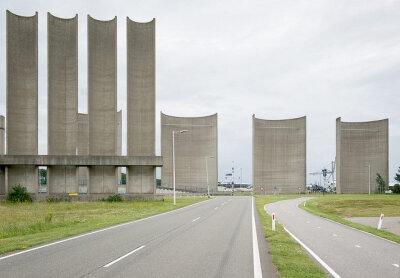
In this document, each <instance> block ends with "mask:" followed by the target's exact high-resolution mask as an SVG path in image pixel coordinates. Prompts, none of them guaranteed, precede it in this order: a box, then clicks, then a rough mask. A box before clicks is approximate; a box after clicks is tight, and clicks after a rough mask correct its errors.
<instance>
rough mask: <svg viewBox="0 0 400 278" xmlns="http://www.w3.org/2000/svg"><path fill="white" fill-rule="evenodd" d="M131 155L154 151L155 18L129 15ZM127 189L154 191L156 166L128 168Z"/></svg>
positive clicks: (129, 141)
mask: <svg viewBox="0 0 400 278" xmlns="http://www.w3.org/2000/svg"><path fill="white" fill-rule="evenodd" d="M127 47H128V49H127V51H128V52H127V59H128V61H127V64H128V69H127V109H128V110H127V116H128V117H127V121H128V122H127V131H128V155H139V156H142V155H145V156H148V155H150V156H153V155H155V19H153V20H152V21H150V22H147V23H138V22H134V21H131V20H130V19H129V18H127ZM127 193H134V194H154V193H155V168H154V167H151V166H140V167H128V168H127Z"/></svg>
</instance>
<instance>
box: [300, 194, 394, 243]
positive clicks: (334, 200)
mask: <svg viewBox="0 0 400 278" xmlns="http://www.w3.org/2000/svg"><path fill="white" fill-rule="evenodd" d="M299 207H300V208H302V209H305V210H307V211H309V212H311V213H313V214H316V215H319V216H321V217H325V218H328V219H331V220H333V221H336V222H339V223H342V224H344V225H347V226H350V227H353V228H356V229H359V230H362V231H365V232H368V233H371V234H374V235H377V236H380V237H383V238H386V239H389V240H392V241H394V242H397V243H400V236H398V235H395V234H393V233H390V232H387V231H384V230H378V229H376V228H372V227H369V226H365V225H362V224H358V223H353V222H351V221H348V220H346V219H343V218H344V217H359V216H370V217H376V218H377V219H378V218H379V216H380V214H381V213H383V214H385V216H400V195H394V194H392V195H384V194H372V195H367V194H346V195H339V194H338V195H333V194H332V195H325V196H324V197H319V198H316V199H312V200H309V201H307V203H306V207H304V206H303V204H300V205H299Z"/></svg>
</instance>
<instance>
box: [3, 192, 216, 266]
mask: <svg viewBox="0 0 400 278" xmlns="http://www.w3.org/2000/svg"><path fill="white" fill-rule="evenodd" d="M211 200H215V198H212V199H208V200H205V201H201V202H198V203H195V204H191V205H188V206H185V207H181V208H178V209H174V210H170V211H166V212H163V213H159V214H155V215H151V216H148V217H145V218H140V219H136V220H133V221H129V222H125V223H121V224H117V225H114V226H111V227H107V228H103V229H100V230H95V231H91V232H88V233H84V234H81V235H77V236H73V237H70V238H66V239H61V240H58V241H55V242H51V243H47V244H45V245H40V246H37V247H33V248H30V249H26V250H24V251H19V252H16V253H12V254H9V255H6V256H3V257H0V261H2V260H5V259H8V258H11V257H14V256H18V255H22V254H25V253H28V252H32V251H35V250H38V249H42V248H45V247H49V246H53V245H56V244H60V243H64V242H67V241H71V240H74V239H78V238H82V237H85V236H90V235H93V234H97V233H101V232H105V231H108V230H112V229H116V228H119V227H123V226H127V225H130V224H135V223H137V222H141V221H145V220H148V219H152V218H155V217H158V216H162V215H166V214H170V213H172V212H175V211H180V210H183V209H186V208H189V207H193V206H197V205H200V204H204V203H206V202H209V201H211Z"/></svg>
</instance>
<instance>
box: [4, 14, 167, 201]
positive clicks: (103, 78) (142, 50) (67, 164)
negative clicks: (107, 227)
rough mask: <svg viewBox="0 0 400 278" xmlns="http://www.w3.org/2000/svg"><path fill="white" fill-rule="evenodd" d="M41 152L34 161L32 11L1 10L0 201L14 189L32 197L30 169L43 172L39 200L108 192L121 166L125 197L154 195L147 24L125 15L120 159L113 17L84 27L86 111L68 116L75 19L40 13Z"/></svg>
mask: <svg viewBox="0 0 400 278" xmlns="http://www.w3.org/2000/svg"><path fill="white" fill-rule="evenodd" d="M47 20H48V22H47V26H48V27H47V28H48V29H47V36H48V39H47V41H48V48H47V49H48V50H47V51H48V155H38V14H37V13H36V14H35V15H34V16H31V17H24V16H18V15H15V14H13V13H11V12H9V11H7V32H6V33H7V38H6V46H7V115H6V122H7V125H6V128H7V132H6V134H7V140H6V143H7V150H6V152H4V150H3V146H4V130H5V129H4V117H1V118H0V136H1V138H0V143H1V144H2V147H1V148H0V154H1V155H2V156H1V157H0V194H7V192H8V190H10V188H11V187H12V186H14V185H16V184H20V185H22V186H24V187H26V188H27V190H28V192H29V193H31V194H33V195H35V197H37V196H38V184H39V182H38V167H39V166H47V170H48V171H47V176H48V177H47V196H65V195H68V194H71V193H78V192H80V193H87V196H88V197H87V198H88V199H96V198H102V197H104V196H108V195H110V194H116V193H117V192H118V181H119V180H120V176H121V167H127V185H126V193H127V195H126V196H127V198H130V197H132V198H136V197H139V198H154V194H155V167H161V166H162V157H157V156H155V20H152V21H150V22H148V23H137V22H134V21H131V20H130V19H129V18H127V60H128V71H127V80H128V88H127V107H128V121H127V125H128V138H127V139H128V140H127V142H128V156H121V151H122V113H121V111H117V18H116V17H115V18H114V19H112V20H110V21H100V20H96V19H94V18H92V17H90V16H88V18H87V24H88V114H80V113H78V16H77V15H76V16H75V17H73V18H71V19H63V18H58V17H55V16H53V15H51V14H50V13H48V15H47Z"/></svg>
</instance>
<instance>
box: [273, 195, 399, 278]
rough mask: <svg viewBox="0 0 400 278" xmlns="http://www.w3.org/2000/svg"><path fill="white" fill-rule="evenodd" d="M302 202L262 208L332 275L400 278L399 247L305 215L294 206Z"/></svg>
mask: <svg viewBox="0 0 400 278" xmlns="http://www.w3.org/2000/svg"><path fill="white" fill-rule="evenodd" d="M305 200H307V198H299V199H293V200H285V201H280V202H276V203H272V204H268V205H266V206H265V209H266V211H267V212H268V213H269V214H271V213H273V212H274V213H275V216H276V219H277V221H278V222H279V223H281V224H282V225H283V226H284V227H285V228H286V229H287V230H288V231H289V232H290V233H292V234H293V235H294V236H295V237H296V238H297V239H299V240H300V241H301V242H302V243H303V244H304V245H305V246H306V247H308V248H309V249H310V250H311V251H312V252H314V253H315V254H316V255H317V256H318V257H319V258H320V259H321V261H320V263H322V264H324V263H325V264H326V265H327V266H328V267H330V268H331V270H332V271H333V272H331V275H332V276H334V277H363V278H367V277H396V278H399V277H400V268H399V264H400V244H397V243H393V242H390V241H387V240H384V239H382V238H379V237H376V236H373V235H370V234H367V233H364V232H361V231H359V230H356V229H352V228H350V227H347V226H344V225H341V224H338V223H335V222H333V221H329V220H326V219H324V218H322V217H319V216H315V215H313V214H311V213H308V212H306V211H304V210H302V209H300V208H299V207H298V205H299V204H300V203H303V202H304V201H305ZM335 274H336V275H335Z"/></svg>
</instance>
